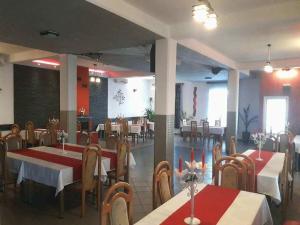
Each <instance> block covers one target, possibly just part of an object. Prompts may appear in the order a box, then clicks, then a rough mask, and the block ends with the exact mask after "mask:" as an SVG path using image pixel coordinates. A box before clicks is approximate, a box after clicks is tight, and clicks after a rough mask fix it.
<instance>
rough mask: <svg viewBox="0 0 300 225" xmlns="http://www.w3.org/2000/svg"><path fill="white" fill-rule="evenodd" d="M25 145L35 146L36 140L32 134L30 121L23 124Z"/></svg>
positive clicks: (33, 133)
mask: <svg viewBox="0 0 300 225" xmlns="http://www.w3.org/2000/svg"><path fill="white" fill-rule="evenodd" d="M25 143H26V146H27V145H29V146H36V144H37V139H36V136H35V132H34V124H33V122H32V121H28V122H27V123H26V124H25Z"/></svg>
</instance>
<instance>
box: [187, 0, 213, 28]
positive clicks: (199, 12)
mask: <svg viewBox="0 0 300 225" xmlns="http://www.w3.org/2000/svg"><path fill="white" fill-rule="evenodd" d="M192 12H193V18H194V20H195V21H196V22H199V23H202V24H203V25H204V27H205V28H206V29H207V30H213V29H215V28H216V27H217V26H218V20H217V15H216V14H215V12H214V9H213V8H212V6H211V4H210V3H209V1H208V0H198V4H197V5H194V6H193V10H192Z"/></svg>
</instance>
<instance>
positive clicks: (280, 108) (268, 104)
mask: <svg viewBox="0 0 300 225" xmlns="http://www.w3.org/2000/svg"><path fill="white" fill-rule="evenodd" d="M288 100H289V99H288V97H287V96H280V97H276V96H275V97H273V96H272V97H270V96H266V97H264V130H265V131H266V132H267V133H270V132H271V131H272V133H279V132H284V131H285V126H286V124H287V121H288Z"/></svg>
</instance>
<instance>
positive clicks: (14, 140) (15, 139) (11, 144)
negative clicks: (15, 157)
mask: <svg viewBox="0 0 300 225" xmlns="http://www.w3.org/2000/svg"><path fill="white" fill-rule="evenodd" d="M3 140H4V149H5V151H8V152H9V151H12V150H18V149H22V147H23V145H22V137H21V136H20V134H18V133H10V134H8V135H6V136H5V137H4V139H3Z"/></svg>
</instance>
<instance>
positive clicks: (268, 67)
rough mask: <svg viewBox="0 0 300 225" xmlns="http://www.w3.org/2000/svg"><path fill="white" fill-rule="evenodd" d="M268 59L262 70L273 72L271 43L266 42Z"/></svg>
mask: <svg viewBox="0 0 300 225" xmlns="http://www.w3.org/2000/svg"><path fill="white" fill-rule="evenodd" d="M267 46H268V60H267V62H266V64H265V66H264V71H265V72H266V73H272V72H273V66H272V65H271V44H268V45H267Z"/></svg>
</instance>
